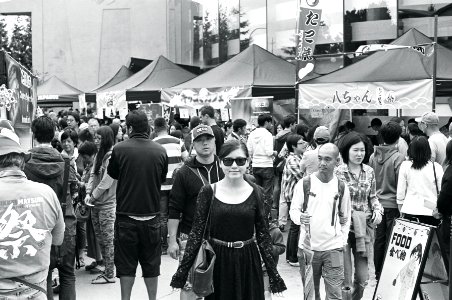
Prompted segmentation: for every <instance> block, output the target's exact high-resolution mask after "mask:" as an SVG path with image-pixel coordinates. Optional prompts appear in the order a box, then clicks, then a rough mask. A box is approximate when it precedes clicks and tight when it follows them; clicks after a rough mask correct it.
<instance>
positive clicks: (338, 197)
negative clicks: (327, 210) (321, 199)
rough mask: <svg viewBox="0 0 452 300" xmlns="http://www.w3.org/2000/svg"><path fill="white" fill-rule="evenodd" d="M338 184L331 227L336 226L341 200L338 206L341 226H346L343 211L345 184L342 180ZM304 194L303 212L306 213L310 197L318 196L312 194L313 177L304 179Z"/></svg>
mask: <svg viewBox="0 0 452 300" xmlns="http://www.w3.org/2000/svg"><path fill="white" fill-rule="evenodd" d="M337 183H338V187H337V189H338V193H337V194H336V195H335V196H334V204H333V212H332V213H331V226H334V225H335V222H334V221H335V219H336V218H335V215H336V204H337V201H338V200H339V204H338V205H337V207H338V210H339V219H340V223H341V224H345V220H344V212H342V211H341V209H340V208H341V207H342V198H344V191H345V183H344V182H343V181H341V180H339V179H338V180H337ZM303 194H304V203H303V212H305V211H306V209H307V208H308V202H309V196H314V197H315V196H316V195H315V194H313V193H311V176H307V177H305V178H303Z"/></svg>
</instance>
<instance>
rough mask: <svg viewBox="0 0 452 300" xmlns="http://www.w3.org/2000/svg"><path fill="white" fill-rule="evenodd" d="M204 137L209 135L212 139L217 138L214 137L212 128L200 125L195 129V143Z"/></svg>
mask: <svg viewBox="0 0 452 300" xmlns="http://www.w3.org/2000/svg"><path fill="white" fill-rule="evenodd" d="M202 135H208V136H211V137H215V135H213V131H212V128H211V127H210V126H207V125H204V124H200V125H198V126H196V127H195V128H193V141H194V140H196V139H197V138H198V137H200V136H202Z"/></svg>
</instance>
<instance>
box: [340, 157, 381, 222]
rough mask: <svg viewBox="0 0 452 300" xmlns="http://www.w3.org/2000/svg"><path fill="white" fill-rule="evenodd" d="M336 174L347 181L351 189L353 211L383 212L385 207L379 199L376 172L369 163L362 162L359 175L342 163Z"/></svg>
mask: <svg viewBox="0 0 452 300" xmlns="http://www.w3.org/2000/svg"><path fill="white" fill-rule="evenodd" d="M336 176H337V178H339V179H340V180H342V181H343V182H345V183H346V184H347V186H348V189H349V191H350V200H351V205H352V211H354V210H356V211H364V212H367V213H370V214H371V213H373V212H374V210H378V211H380V212H381V213H382V212H383V207H382V206H381V204H380V202H379V201H378V199H377V191H376V183H375V173H374V170H373V169H372V168H371V167H369V166H368V165H365V164H362V167H361V172H360V174H359V177H358V178H356V176H355V175H354V174H353V173H351V172H350V170H349V169H348V165H346V164H342V165H340V166H338V167H337V169H336Z"/></svg>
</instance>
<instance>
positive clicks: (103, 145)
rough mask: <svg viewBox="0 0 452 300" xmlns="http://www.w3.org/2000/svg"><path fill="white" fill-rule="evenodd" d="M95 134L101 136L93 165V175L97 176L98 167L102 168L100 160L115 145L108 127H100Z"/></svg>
mask: <svg viewBox="0 0 452 300" xmlns="http://www.w3.org/2000/svg"><path fill="white" fill-rule="evenodd" d="M96 134H98V135H100V136H101V140H100V147H99V152H97V155H96V162H95V163H94V174H96V175H99V172H100V167H101V166H102V160H103V159H104V156H105V154H106V153H107V152H108V151H110V149H111V147H113V145H114V143H115V139H114V136H113V130H112V129H111V128H110V127H108V126H102V127H101V128H99V129H97V131H96Z"/></svg>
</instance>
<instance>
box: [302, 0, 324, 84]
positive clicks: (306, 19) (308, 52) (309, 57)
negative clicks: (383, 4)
mask: <svg viewBox="0 0 452 300" xmlns="http://www.w3.org/2000/svg"><path fill="white" fill-rule="evenodd" d="M303 2H304V1H303V0H300V4H299V8H298V16H297V17H298V19H297V29H296V33H295V37H296V38H295V41H296V46H295V59H296V60H297V70H296V71H297V81H298V80H300V79H302V77H304V76H306V75H307V73H309V72H310V71H312V69H311V68H308V70H309V71H306V72H301V73H302V74H303V75H300V72H299V70H300V69H304V68H305V67H306V65H307V64H308V63H314V58H313V55H314V49H315V44H316V40H317V36H318V35H319V34H320V25H321V16H322V10H321V9H318V8H316V7H317V4H318V1H306V3H303ZM305 73H306V74H305Z"/></svg>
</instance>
